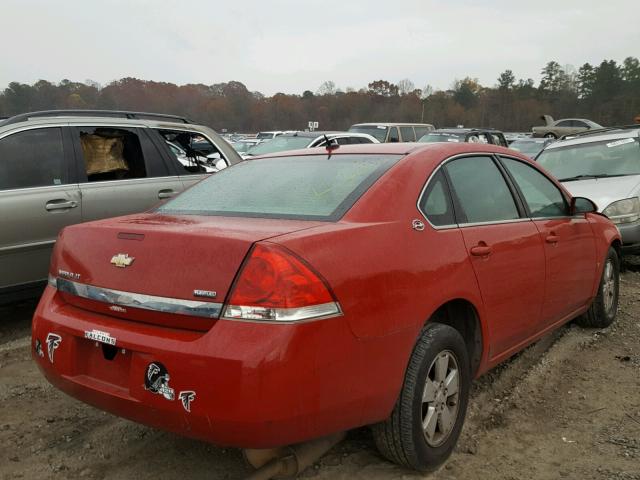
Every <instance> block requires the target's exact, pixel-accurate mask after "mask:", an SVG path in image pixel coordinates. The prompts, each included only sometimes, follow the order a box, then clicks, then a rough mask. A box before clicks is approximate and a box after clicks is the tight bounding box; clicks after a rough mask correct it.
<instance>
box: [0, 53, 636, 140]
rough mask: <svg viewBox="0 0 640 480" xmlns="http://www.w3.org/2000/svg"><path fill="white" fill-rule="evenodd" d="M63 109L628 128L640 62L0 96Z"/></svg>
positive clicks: (12, 107)
mask: <svg viewBox="0 0 640 480" xmlns="http://www.w3.org/2000/svg"><path fill="white" fill-rule="evenodd" d="M66 108H73V109H75V108H91V109H120V110H136V111H148V112H158V113H170V114H176V115H184V116H187V117H189V118H191V119H192V120H194V121H195V122H197V123H202V124H205V125H209V126H211V127H212V128H214V129H215V130H218V131H228V132H256V131H259V130H265V129H277V130H301V129H304V128H306V126H307V123H308V122H309V121H318V122H319V124H320V128H321V129H327V130H344V129H347V128H348V127H349V126H350V125H352V124H354V123H358V122H385V121H387V122H426V123H432V124H434V125H436V126H437V127H446V126H456V125H465V126H475V127H493V128H498V129H501V130H504V131H522V130H529V129H530V128H531V126H533V125H537V124H539V123H540V115H542V114H549V115H552V116H553V117H554V118H563V117H584V118H590V119H591V120H594V121H596V122H598V123H600V124H602V125H619V124H629V123H632V122H633V119H634V117H636V116H637V115H640V62H639V61H638V59H637V58H635V57H627V58H626V59H625V60H624V61H623V62H622V63H617V62H616V61H615V60H603V61H602V63H600V64H599V65H590V64H589V63H585V64H584V65H582V66H581V67H580V68H579V69H577V70H576V69H575V68H574V67H572V66H570V65H566V66H561V65H560V64H559V63H558V62H556V61H551V62H548V63H547V64H546V65H545V66H544V68H543V69H542V70H541V80H540V82H539V83H538V84H537V85H536V83H535V82H534V80H533V79H531V78H528V79H516V77H515V75H514V73H513V72H512V71H511V70H505V71H504V72H502V73H501V74H500V75H499V77H498V78H497V80H496V83H495V84H494V85H493V86H483V85H481V84H480V83H479V82H478V80H477V79H476V78H471V77H466V78H464V79H461V80H456V81H454V82H453V84H452V85H451V88H450V89H448V90H434V89H433V88H432V87H430V86H428V85H427V86H425V87H424V88H415V85H414V84H413V82H411V80H409V79H404V80H401V81H399V82H397V83H392V82H389V81H387V80H375V81H372V82H371V83H369V84H368V85H367V87H366V88H361V89H359V90H355V89H353V88H347V89H345V90H342V89H340V88H337V87H336V85H335V83H334V82H332V81H325V82H323V83H322V84H321V85H320V87H319V88H318V89H317V90H316V91H315V92H313V91H311V90H306V91H304V92H303V93H302V95H294V94H285V93H276V94H275V95H273V96H271V97H266V96H265V95H263V94H261V93H260V92H252V91H249V89H247V87H246V86H245V85H244V84H242V83H241V82H237V81H231V82H228V83H217V84H214V85H204V84H188V85H180V86H179V85H175V84H173V83H167V82H155V81H148V80H140V79H136V78H123V79H120V80H116V81H113V82H111V83H109V84H108V85H106V86H101V85H99V84H98V83H96V82H93V81H90V80H87V81H85V82H84V83H81V82H72V81H69V80H63V81H61V82H60V83H58V84H54V83H51V82H48V81H46V80H40V81H38V82H36V83H34V84H32V85H27V84H23V83H18V82H12V83H10V84H9V85H8V86H7V88H5V89H4V90H3V91H2V93H0V117H7V116H11V115H15V114H19V113H24V112H29V111H36V110H49V109H66Z"/></svg>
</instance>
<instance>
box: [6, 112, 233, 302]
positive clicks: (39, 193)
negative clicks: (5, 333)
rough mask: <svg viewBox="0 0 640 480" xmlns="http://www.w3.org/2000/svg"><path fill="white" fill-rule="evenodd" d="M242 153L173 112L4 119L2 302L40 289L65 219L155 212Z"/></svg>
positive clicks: (37, 115)
mask: <svg viewBox="0 0 640 480" xmlns="http://www.w3.org/2000/svg"><path fill="white" fill-rule="evenodd" d="M171 145H176V146H179V147H180V148H182V150H183V151H184V152H185V153H184V154H181V155H179V156H178V155H176V153H175V149H172V148H171ZM239 161H241V158H240V156H239V155H238V154H237V153H236V152H235V150H234V149H233V148H232V147H231V146H230V145H229V144H228V143H227V142H225V141H224V140H223V139H222V138H221V137H220V136H219V135H218V134H217V133H216V132H214V131H213V130H211V129H210V128H207V127H205V126H202V125H194V124H193V123H191V122H190V121H189V120H188V119H186V118H183V117H176V116H172V115H161V114H151V113H140V112H121V111H98V110H56V111H46V112H35V113H27V114H23V115H18V116H15V117H12V118H9V119H6V120H3V121H0V225H1V228H0V303H6V302H8V301H14V300H19V299H22V298H28V297H30V296H33V295H34V294H37V293H38V292H39V289H40V288H41V287H42V286H43V285H44V284H45V282H46V278H47V270H48V265H49V257H50V255H51V250H52V248H53V245H54V243H55V241H56V237H57V235H58V232H59V231H60V230H61V229H62V228H63V227H65V226H67V225H71V224H74V223H80V222H86V221H89V220H97V219H100V218H106V217H113V216H117V215H124V214H129V213H136V212H141V211H144V210H147V209H149V208H151V207H152V206H153V205H155V204H156V203H158V202H159V201H161V200H163V199H166V198H170V197H172V196H174V195H176V194H177V193H179V192H181V191H182V190H184V189H185V188H186V187H188V186H190V185H192V184H193V183H195V182H197V181H199V180H200V179H202V178H204V177H206V176H207V174H208V173H209V172H212V171H217V170H219V169H221V168H224V167H226V166H229V165H232V164H235V163H237V162H239Z"/></svg>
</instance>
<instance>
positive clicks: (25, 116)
mask: <svg viewBox="0 0 640 480" xmlns="http://www.w3.org/2000/svg"><path fill="white" fill-rule="evenodd" d="M42 117H113V118H127V119H130V120H169V121H173V122H180V123H193V122H191V120H189V119H188V118H186V117H181V116H178V115H165V114H164V113H148V112H129V111H126V110H85V109H79V110H43V111H41V112H28V113H22V114H20V115H15V116H13V117H10V118H8V119H7V120H4V121H2V122H0V124H1V125H10V124H12V123H19V122H24V121H26V120H30V119H32V118H42Z"/></svg>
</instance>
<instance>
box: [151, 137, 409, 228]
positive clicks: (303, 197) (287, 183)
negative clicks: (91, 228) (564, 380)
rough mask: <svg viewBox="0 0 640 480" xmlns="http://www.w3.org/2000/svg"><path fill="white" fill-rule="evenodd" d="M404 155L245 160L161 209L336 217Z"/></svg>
mask: <svg viewBox="0 0 640 480" xmlns="http://www.w3.org/2000/svg"><path fill="white" fill-rule="evenodd" d="M276 140H277V138H276ZM271 141H273V140H271ZM400 158H401V156H399V155H384V156H383V155H334V156H332V157H331V159H330V160H329V159H327V156H326V155H313V156H311V155H309V156H294V157H280V158H270V159H257V160H252V161H247V162H242V163H239V164H237V165H235V166H234V167H233V168H227V169H225V170H223V171H221V172H220V173H217V174H216V175H212V176H211V177H209V178H208V179H206V180H204V181H202V182H200V183H198V184H196V185H195V186H194V187H192V188H190V189H189V190H186V191H185V192H184V193H182V194H180V195H179V196H177V197H176V198H174V199H172V200H169V201H168V202H167V203H165V204H164V205H163V206H162V207H160V208H159V209H158V211H160V212H163V213H175V214H192V215H223V216H237V217H264V218H298V219H319V220H334V219H338V218H340V217H341V216H342V215H344V213H345V212H346V211H347V210H348V209H349V208H351V207H352V206H353V204H354V203H355V201H356V200H357V199H358V198H359V196H360V195H361V194H362V193H363V192H364V191H365V190H366V189H368V188H369V187H370V186H371V185H372V184H373V182H375V181H376V180H377V179H378V178H379V177H380V176H381V175H382V174H383V173H384V172H385V171H386V170H387V169H388V168H389V167H391V165H393V164H394V163H396V162H397V161H398V160H399V159H400Z"/></svg>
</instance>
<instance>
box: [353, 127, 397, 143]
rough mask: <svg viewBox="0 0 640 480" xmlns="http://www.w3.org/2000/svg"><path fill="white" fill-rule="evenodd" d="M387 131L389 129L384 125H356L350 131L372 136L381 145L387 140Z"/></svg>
mask: <svg viewBox="0 0 640 480" xmlns="http://www.w3.org/2000/svg"><path fill="white" fill-rule="evenodd" d="M387 130H388V128H387V127H385V126H383V125H355V126H353V127H351V128H350V129H349V131H350V132H354V133H366V134H368V135H371V136H372V137H374V138H375V139H376V140H378V141H379V142H380V143H384V141H385V139H386V138H387Z"/></svg>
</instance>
